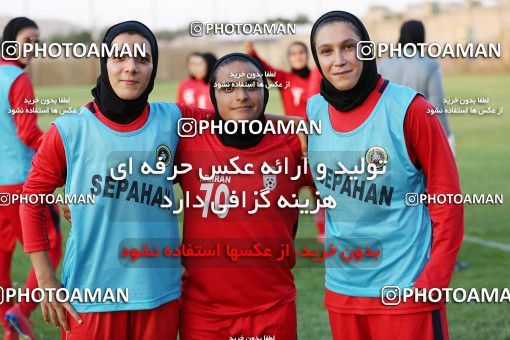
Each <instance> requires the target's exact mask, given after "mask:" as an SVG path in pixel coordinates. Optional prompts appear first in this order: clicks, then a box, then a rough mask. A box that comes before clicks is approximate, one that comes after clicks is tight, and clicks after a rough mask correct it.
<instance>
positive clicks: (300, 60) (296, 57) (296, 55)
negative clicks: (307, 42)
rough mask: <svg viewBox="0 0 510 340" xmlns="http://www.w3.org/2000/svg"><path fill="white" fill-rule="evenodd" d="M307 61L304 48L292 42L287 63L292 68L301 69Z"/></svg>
mask: <svg viewBox="0 0 510 340" xmlns="http://www.w3.org/2000/svg"><path fill="white" fill-rule="evenodd" d="M307 63H308V54H307V51H306V48H305V47H304V46H303V45H301V44H292V45H291V46H290V48H289V64H290V67H292V68H294V69H297V70H299V69H302V68H303V67H305V66H306V65H307Z"/></svg>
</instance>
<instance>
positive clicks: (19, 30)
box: [0, 17, 62, 339]
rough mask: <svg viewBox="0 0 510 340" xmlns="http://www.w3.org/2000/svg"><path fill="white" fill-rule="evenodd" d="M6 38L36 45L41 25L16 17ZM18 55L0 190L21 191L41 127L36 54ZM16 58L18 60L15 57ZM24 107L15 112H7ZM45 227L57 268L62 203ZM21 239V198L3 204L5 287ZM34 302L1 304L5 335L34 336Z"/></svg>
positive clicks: (3, 135) (4, 101) (5, 81)
mask: <svg viewBox="0 0 510 340" xmlns="http://www.w3.org/2000/svg"><path fill="white" fill-rule="evenodd" d="M2 39H3V40H2V42H8V41H17V42H19V43H20V44H33V43H36V42H37V41H38V40H39V29H38V27H37V24H36V23H35V22H34V21H32V20H30V19H28V18H25V17H18V18H14V19H12V20H11V21H9V23H8V24H7V26H5V29H4V32H3V38H2ZM7 45H8V43H6V44H2V47H3V48H4V50H3V54H2V55H3V56H4V57H5V56H7V54H8V50H7ZM17 53H18V55H17V56H15V55H13V56H12V57H13V59H17V60H4V59H1V60H0V97H1V99H0V192H2V193H8V194H21V192H22V188H23V183H24V182H25V180H26V178H27V175H28V172H29V170H30V163H31V161H32V156H33V155H34V152H35V151H37V149H38V148H39V137H41V136H42V134H43V133H42V131H41V129H40V128H39V127H38V126H37V115H36V114H35V113H33V112H30V110H33V109H35V104H34V100H35V95H34V89H33V87H32V82H31V80H30V77H29V75H28V73H26V72H25V71H24V69H25V67H26V66H28V65H29V64H30V61H31V60H32V57H33V55H27V56H23V55H21V54H20V53H21V51H19V50H18V51H17ZM14 57H16V58H14ZM10 109H12V110H20V111H21V112H22V113H16V114H11V113H9V112H8V111H9V110H10ZM44 216H45V217H44V219H43V221H42V222H43V226H45V227H46V232H47V235H48V244H49V258H50V260H51V265H52V266H53V268H54V269H55V268H56V267H57V266H58V263H59V261H60V258H61V256H62V249H61V233H60V218H59V213H58V207H57V205H48V206H46V208H45V210H44ZM16 240H18V241H19V242H20V243H22V244H23V238H22V231H21V222H20V216H19V201H18V202H16V203H11V204H9V205H3V204H2V205H1V206H0V287H2V288H8V287H11V284H12V283H11V276H10V271H11V261H12V256H13V252H14V249H15V246H16ZM25 288H28V289H34V288H37V280H36V276H35V273H34V269H33V268H31V269H30V273H29V274H28V277H27V281H26V283H25ZM36 306H37V304H36V303H34V302H28V301H22V302H21V303H19V304H16V305H14V306H13V305H12V303H8V302H3V303H1V304H0V318H1V320H2V326H3V328H4V339H17V338H18V333H19V334H21V335H23V336H25V337H28V338H30V339H33V338H34V334H33V331H32V329H31V326H30V324H29V321H28V318H29V317H30V313H31V312H32V311H33V310H34V309H35V308H36Z"/></svg>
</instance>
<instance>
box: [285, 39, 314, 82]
mask: <svg viewBox="0 0 510 340" xmlns="http://www.w3.org/2000/svg"><path fill="white" fill-rule="evenodd" d="M294 45H299V46H301V47H303V48H304V49H305V53H306V56H307V57H308V47H306V45H305V44H303V43H302V42H301V41H295V42H293V43H292V44H290V45H289V49H288V51H287V55H289V54H290V48H291V47H292V46H294ZM307 59H308V58H307ZM291 72H292V73H294V74H296V75H298V76H300V77H301V78H308V77H309V76H310V68H309V67H308V65H305V66H303V67H302V68H293V67H292V68H291Z"/></svg>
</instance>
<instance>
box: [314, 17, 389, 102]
mask: <svg viewBox="0 0 510 340" xmlns="http://www.w3.org/2000/svg"><path fill="white" fill-rule="evenodd" d="M335 18H338V19H340V20H341V21H344V22H350V23H352V24H353V25H354V26H355V27H356V29H357V30H358V33H360V35H361V36H360V40H362V41H363V40H365V41H368V40H370V37H369V35H368V32H367V30H366V28H365V26H364V25H363V23H362V22H361V20H359V19H358V18H357V17H356V16H355V15H353V14H351V13H349V12H344V11H332V12H328V13H326V14H324V15H323V16H321V17H320V18H319V19H318V20H317V21H316V22H315V23H314V25H313V28H312V33H311V35H310V43H311V48H312V55H313V59H314V60H315V64H316V65H317V68H318V69H319V71H320V73H321V74H322V81H321V92H320V93H321V95H322V96H323V97H324V99H326V100H327V102H328V103H329V104H331V105H332V106H333V107H334V108H335V109H337V110H339V111H349V110H352V109H355V108H357V107H358V106H360V105H361V104H362V103H363V102H364V101H365V100H366V99H367V97H368V96H369V95H370V93H371V92H372V90H373V89H374V88H375V87H376V86H377V81H378V80H379V75H378V74H377V65H376V62H375V59H372V60H364V61H363V70H362V71H361V75H360V78H359V80H358V82H357V83H356V85H354V87H353V88H352V89H350V90H346V91H340V90H337V89H336V88H335V87H334V86H333V84H331V83H330V82H329V81H328V80H327V79H326V77H325V76H324V73H323V72H322V70H321V67H320V64H319V59H318V57H317V51H316V49H315V35H316V34H317V28H318V27H319V26H320V24H321V23H322V22H324V21H325V20H327V21H328V22H329V21H330V20H334V19H335Z"/></svg>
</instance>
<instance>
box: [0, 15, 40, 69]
mask: <svg viewBox="0 0 510 340" xmlns="http://www.w3.org/2000/svg"><path fill="white" fill-rule="evenodd" d="M24 28H35V29H39V27H38V26H37V24H36V23H35V22H34V21H33V20H30V19H29V18H26V17H17V18H14V19H11V21H9V22H8V23H7V25H6V26H5V28H4V34H3V36H2V55H6V52H7V47H8V46H9V45H12V44H8V43H7V44H3V42H5V41H15V40H16V37H17V36H18V33H19V32H20V31H21V30H23V29H24ZM25 66H26V65H21V67H22V68H25Z"/></svg>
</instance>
